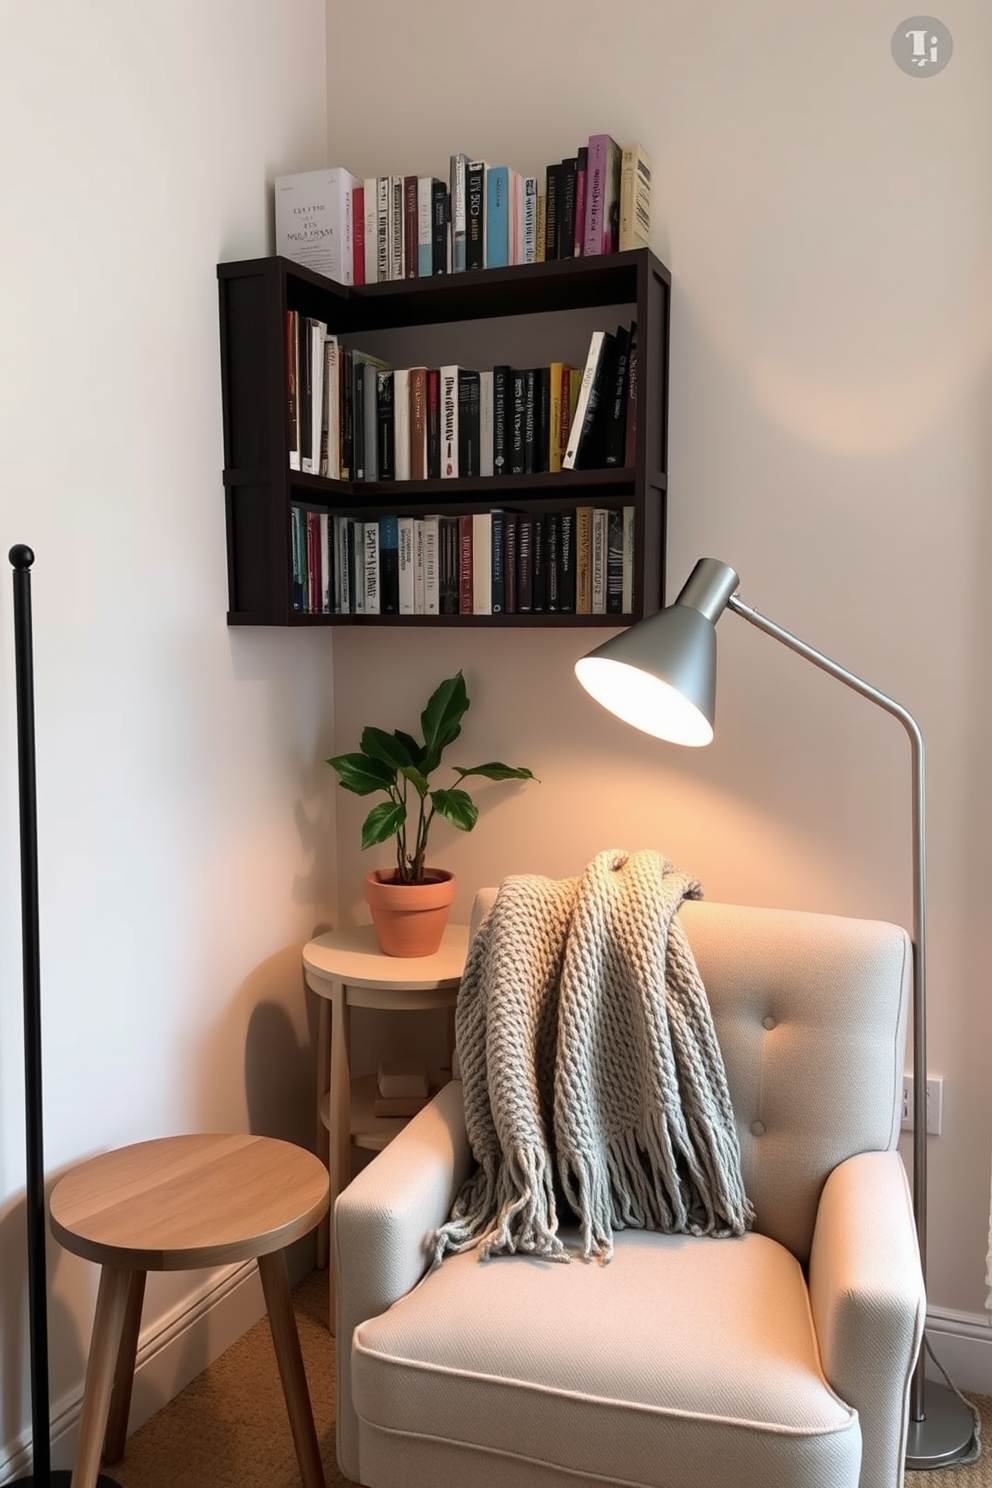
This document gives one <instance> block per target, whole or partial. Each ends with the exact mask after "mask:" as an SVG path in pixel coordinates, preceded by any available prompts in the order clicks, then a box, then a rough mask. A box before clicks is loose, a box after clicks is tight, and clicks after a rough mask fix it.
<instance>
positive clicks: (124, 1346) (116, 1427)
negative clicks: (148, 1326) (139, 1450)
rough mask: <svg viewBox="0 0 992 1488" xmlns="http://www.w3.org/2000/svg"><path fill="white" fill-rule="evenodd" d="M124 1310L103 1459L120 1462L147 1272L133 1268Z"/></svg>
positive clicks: (129, 1411)
mask: <svg viewBox="0 0 992 1488" xmlns="http://www.w3.org/2000/svg"><path fill="white" fill-rule="evenodd" d="M129 1277H130V1284H129V1286H128V1293H127V1307H126V1308H125V1311H124V1327H123V1330H122V1332H121V1345H120V1348H119V1350H118V1352H117V1369H116V1371H115V1373H114V1388H113V1390H112V1392H111V1396H110V1415H109V1416H108V1418H107V1434H106V1436H105V1438H104V1442H103V1460H104V1462H120V1460H121V1458H122V1457H123V1456H124V1443H125V1442H126V1441H127V1418H128V1416H129V1415H130V1413H131V1389H132V1386H133V1385H134V1361H135V1359H136V1357H137V1353H138V1333H139V1332H140V1330H141V1304H142V1302H143V1301H144V1299H145V1272H144V1271H131V1272H130V1273H129Z"/></svg>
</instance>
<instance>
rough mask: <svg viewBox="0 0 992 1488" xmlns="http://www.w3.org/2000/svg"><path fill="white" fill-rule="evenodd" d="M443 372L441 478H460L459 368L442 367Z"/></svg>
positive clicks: (441, 392) (441, 388) (441, 395)
mask: <svg viewBox="0 0 992 1488" xmlns="http://www.w3.org/2000/svg"><path fill="white" fill-rule="evenodd" d="M440 373H441V386H440V397H441V479H442V480H457V479H458V368H457V366H447V367H441V368H440Z"/></svg>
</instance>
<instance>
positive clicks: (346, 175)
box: [275, 165, 361, 284]
mask: <svg viewBox="0 0 992 1488" xmlns="http://www.w3.org/2000/svg"><path fill="white" fill-rule="evenodd" d="M360 184H361V182H360V181H359V179H358V177H357V176H353V175H352V173H351V171H349V170H346V169H345V168H344V166H341V165H336V166H332V167H331V168H330V169H328V170H319V171H300V172H298V173H297V174H295V175H291V176H276V179H275V218H276V252H277V253H280V254H282V256H283V257H284V258H290V259H292V260H293V262H294V263H299V264H304V265H305V266H306V268H308V269H313V270H315V272H316V273H318V274H325V275H326V276H327V278H328V279H336V280H337V282H338V283H339V284H351V283H353V280H354V270H353V253H354V245H353V239H354V231H353V227H352V193H353V191H354V189H355V187H356V186H358V185H360Z"/></svg>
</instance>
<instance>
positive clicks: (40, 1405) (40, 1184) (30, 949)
mask: <svg viewBox="0 0 992 1488" xmlns="http://www.w3.org/2000/svg"><path fill="white" fill-rule="evenodd" d="M9 557H10V562H11V566H12V568H13V570H14V662H15V675H16V686H17V762H18V784H19V794H20V817H21V938H22V952H21V955H22V962H23V967H24V1118H25V1132H26V1146H27V1175H26V1194H27V1198H26V1206H27V1230H28V1318H29V1333H30V1343H31V1436H32V1459H33V1464H32V1471H31V1473H30V1474H29V1475H28V1476H27V1477H23V1478H18V1479H17V1480H16V1482H17V1483H18V1484H34V1485H36V1488H69V1484H70V1482H71V1480H72V1474H71V1473H69V1472H66V1471H59V1472H53V1471H52V1447H51V1436H50V1432H51V1425H50V1421H49V1398H48V1274H47V1269H46V1245H45V1239H46V1233H47V1226H46V1222H45V1220H46V1216H45V1155H44V1147H43V1142H42V1130H43V1114H44V1112H43V1106H42V1086H41V958H40V955H39V949H38V946H39V935H38V811H37V788H36V781H35V747H34V654H33V645H32V632H31V565H32V563H33V562H34V553H33V552H32V551H31V549H30V548H29V547H26V546H25V545H24V544H23V543H18V544H17V545H16V546H15V547H13V548H11V550H10V554H9ZM97 1488H117V1485H116V1484H115V1483H114V1482H113V1480H112V1479H110V1478H105V1477H103V1476H101V1477H100V1479H99V1482H98V1485H97Z"/></svg>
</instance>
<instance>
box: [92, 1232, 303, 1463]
mask: <svg viewBox="0 0 992 1488" xmlns="http://www.w3.org/2000/svg"><path fill="white" fill-rule="evenodd" d="M258 1269H259V1272H260V1274H261V1277H262V1291H263V1292H264V1294H265V1306H266V1308H267V1310H268V1314H269V1326H270V1328H271V1329H272V1345H273V1348H274V1349H275V1354H276V1362H277V1364H278V1365H279V1377H280V1379H281V1380H282V1392H283V1394H284V1395H285V1397H286V1409H287V1411H288V1412H289V1425H290V1429H291V1431H292V1433H293V1441H294V1443H295V1445H296V1458H297V1461H298V1462H299V1464H300V1476H301V1478H302V1479H303V1488H326V1483H325V1481H324V1468H323V1464H322V1463H321V1460H320V1447H319V1445H318V1443H317V1432H316V1429H315V1427H314V1424H313V1411H312V1410H311V1407H310V1393H309V1391H308V1389H307V1377H306V1374H305V1373H304V1370H303V1353H302V1350H301V1349H300V1335H299V1333H298V1332H297V1331H296V1315H295V1314H294V1312H293V1296H292V1292H291V1291H290V1287H289V1272H288V1271H287V1269H286V1252H285V1251H283V1250H277V1251H276V1252H275V1253H274V1254H273V1255H261V1256H259V1258H258ZM74 1488H75V1485H74Z"/></svg>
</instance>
